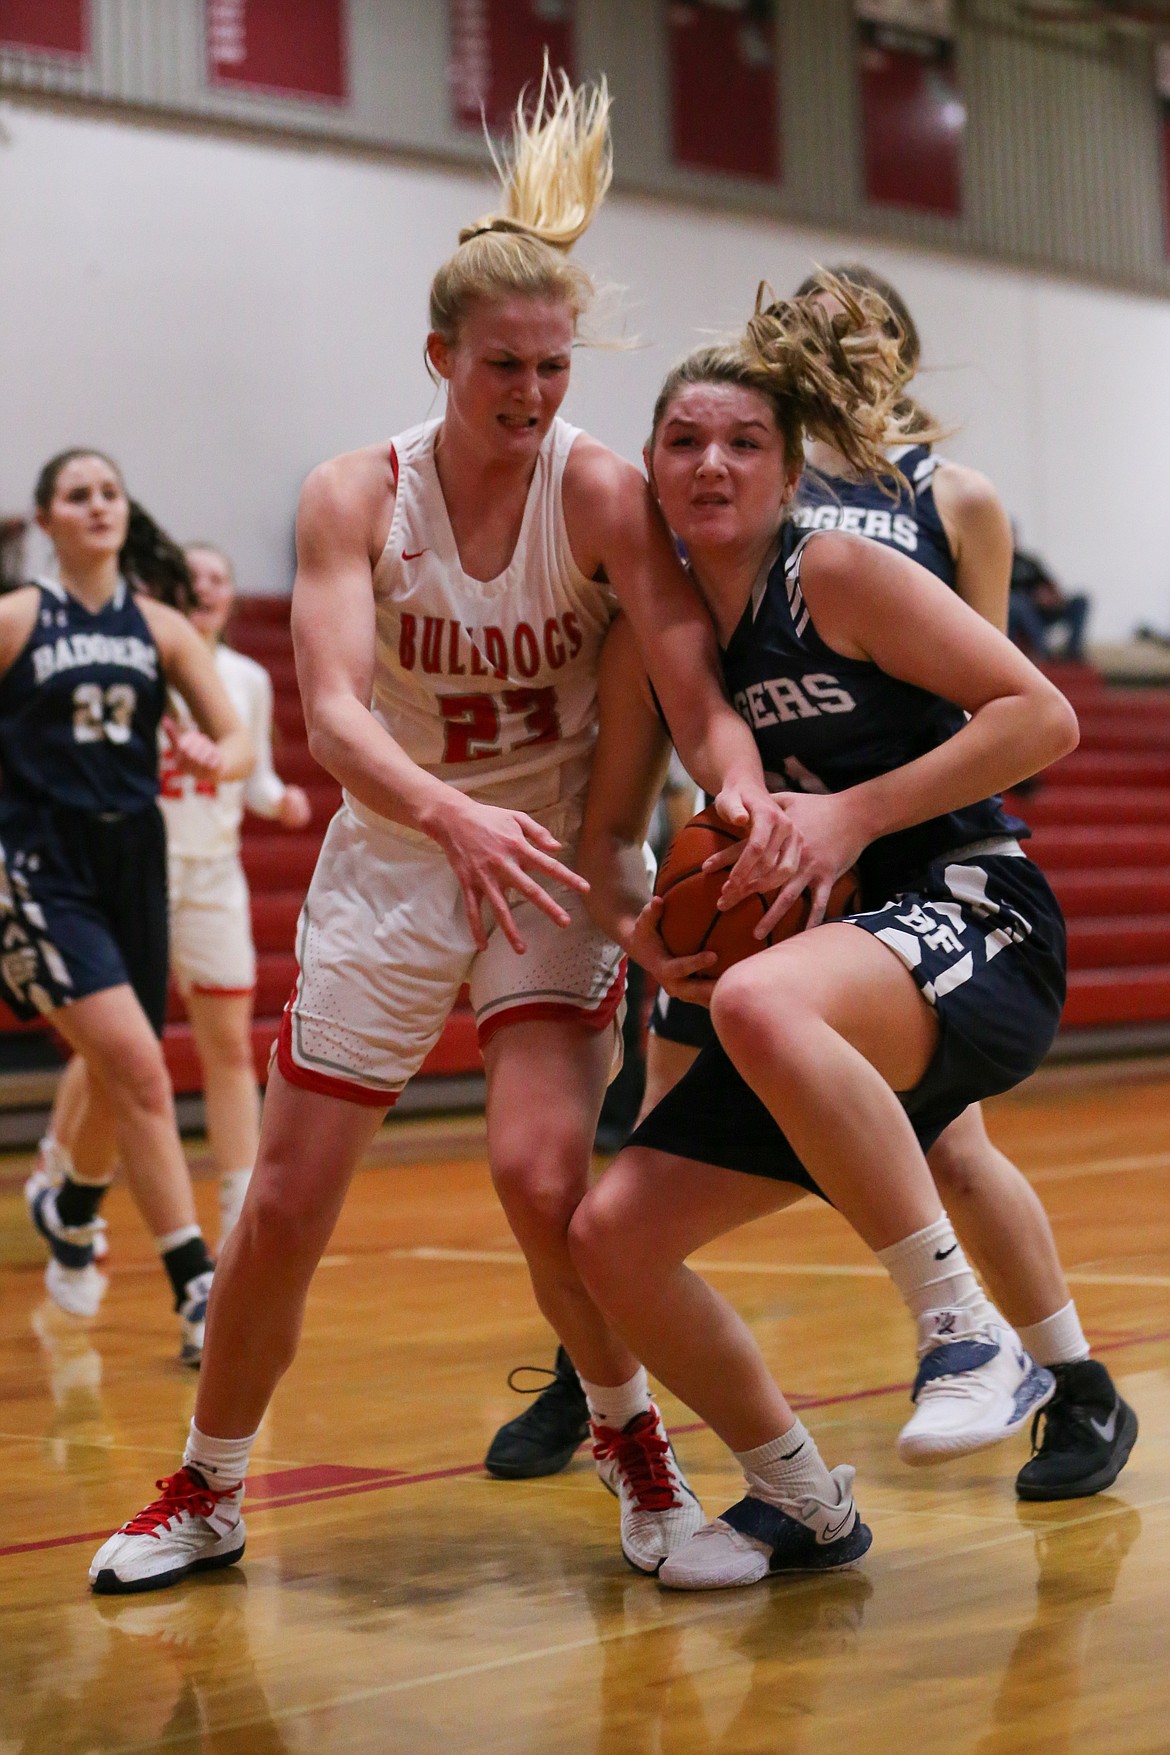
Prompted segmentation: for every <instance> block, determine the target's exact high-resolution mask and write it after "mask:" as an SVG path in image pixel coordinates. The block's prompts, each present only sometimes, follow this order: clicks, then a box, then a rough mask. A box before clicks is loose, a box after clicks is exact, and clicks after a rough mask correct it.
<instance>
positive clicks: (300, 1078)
mask: <svg viewBox="0 0 1170 1755" xmlns="http://www.w3.org/2000/svg"><path fill="white" fill-rule="evenodd" d="M293 991H294V993H295V991H296V990H295V989H294V990H293ZM291 1004H292V1002H291V1000H290V1002H289V1005H288V1006H286V1007H285V1009H284V1013H283V1015H282V1017H281V1020H280V1034H279V1035H278V1036H277V1038H276V1064H277V1067H278V1068H279V1070H280V1076H281V1078H282V1079H284V1081H285V1083H286V1084H289V1085H299V1086H300V1088H301V1090H302V1091H315V1092H316V1094H317V1095H318V1096H319V1097H339V1098H340V1099H341V1101H342V1102H343V1103H360V1104H362V1105H363V1107H364V1108H366V1109H393V1107H394V1105H395V1103H397V1101H398V1098H399V1095H400V1093H399V1092H398V1091H371V1090H370V1089H369V1087H368V1086H367V1085H359V1084H356V1083H354V1082H352V1081H351V1080H349V1079H337V1078H334V1077H333V1076H332V1075H331V1074H329V1073H317V1072H309V1071H308V1070H307V1069H306V1068H305V1067H303V1066H298V1065H297V1063H296V1061H295V1060H294V1059H293V1057H292V1012H291V1010H290V1009H289V1007H290V1006H291Z"/></svg>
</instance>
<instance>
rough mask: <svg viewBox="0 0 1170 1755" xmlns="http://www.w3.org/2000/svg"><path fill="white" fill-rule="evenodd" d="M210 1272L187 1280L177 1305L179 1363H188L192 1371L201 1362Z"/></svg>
mask: <svg viewBox="0 0 1170 1755" xmlns="http://www.w3.org/2000/svg"><path fill="white" fill-rule="evenodd" d="M211 1281H212V1273H211V1270H210V1269H208V1271H207V1272H206V1273H203V1274H196V1276H195V1278H194V1279H193V1280H188V1281H187V1284H186V1286H185V1288H184V1291H183V1302H182V1303H181V1304H180V1305H179V1322H180V1325H181V1330H182V1337H181V1341H180V1345H179V1364H180V1365H189V1366H190V1368H191V1370H192V1371H198V1369H199V1367H200V1365H202V1363H203V1338H204V1332H205V1329H206V1324H207V1300H208V1299H209V1298H210V1296H211Z"/></svg>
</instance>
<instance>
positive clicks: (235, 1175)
mask: <svg viewBox="0 0 1170 1755" xmlns="http://www.w3.org/2000/svg"><path fill="white" fill-rule="evenodd" d="M251 1180H252V1172H251V1171H250V1170H229V1171H228V1172H227V1174H226V1176H221V1177H220V1179H219V1247H220V1248H221V1249H222V1248H223V1246H224V1244H225V1243H226V1242H227V1240H228V1238H229V1237H230V1236H231V1234H232V1232H233V1231H234V1230H235V1228H236V1225H237V1223H238V1221H239V1217H240V1213H241V1212H242V1211H243V1207H244V1196H245V1195H246V1194H247V1192H248V1184H249V1182H251Z"/></svg>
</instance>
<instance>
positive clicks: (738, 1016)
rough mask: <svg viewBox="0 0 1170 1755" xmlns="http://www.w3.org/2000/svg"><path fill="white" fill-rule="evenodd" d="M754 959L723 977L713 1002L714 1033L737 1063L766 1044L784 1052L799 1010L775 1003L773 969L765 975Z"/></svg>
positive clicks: (770, 1050) (771, 1049)
mask: <svg viewBox="0 0 1170 1755" xmlns="http://www.w3.org/2000/svg"><path fill="white" fill-rule="evenodd" d="M753 961H754V960H753V959H752V958H750V957H749V958H746V959H745V960H744V961H743V962H742V963H735V964H733V966H732V967H731V968H730V969H729V970H728V971H727V973H726V974H725V975H724V976H723V977H722V979H721V980H720V982H719V984H718V986H717V987H716V989H715V993H714V996H713V998H712V1001H711V1022H712V1024H713V1026H714V1029H715V1034H716V1035H717V1036H718V1038H719V1040H720V1042H721V1043H722V1044H723V1046H724V1048H725V1049H726V1050H727V1052H728V1054H729V1055H730V1056H731V1057H732V1059H733V1060H735V1061H736V1063H737V1064H738V1063H739V1061H740V1059H741V1058H743V1057H745V1056H751V1055H752V1054H754V1053H758V1051H759V1050H760V1048H761V1047H762V1046H764V1045H765V1044H766V1045H767V1048H768V1050H769V1053H770V1054H778V1053H780V1052H782V1050H783V1045H784V1042H785V1039H786V1037H787V1035H788V1033H789V1031H790V1029H791V1028H793V1026H794V1023H795V1015H796V1008H795V1006H790V1005H788V1004H787V1003H786V1004H785V1005H784V1006H779V1005H777V1003H776V994H777V982H776V979H775V977H774V974H773V971H772V969H771V967H770V966H769V967H768V970H767V973H765V972H764V971H763V970H761V968H760V967H759V965H756V966H755V967H753Z"/></svg>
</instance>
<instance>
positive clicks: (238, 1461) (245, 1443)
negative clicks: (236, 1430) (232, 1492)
mask: <svg viewBox="0 0 1170 1755" xmlns="http://www.w3.org/2000/svg"><path fill="white" fill-rule="evenodd" d="M256 1438H257V1434H256V1433H255V1432H253V1433H252V1435H251V1437H249V1438H209V1437H208V1436H207V1434H206V1432H200V1430H199V1428H198V1426H197V1425H196V1424H195V1422H194V1420H192V1422H191V1431H190V1434H189V1435H188V1438H187V1448H186V1450H184V1452H183V1464H184V1467H186V1468H192V1469H198V1470H199V1473H200V1474H201V1475H202V1476H203V1478H204V1480H205V1481H206V1482H207V1484H208V1485H209V1486H211V1487H218V1488H220V1489H222V1488H225V1487H236V1486H238V1485H239V1483H240V1482H241V1481H242V1480H243V1478H244V1476H245V1475H246V1474H247V1472H248V1458H249V1457H250V1456H251V1454H252V1446H253V1445H254V1444H255V1442H256Z"/></svg>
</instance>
